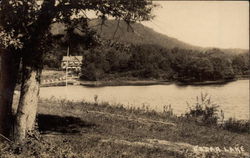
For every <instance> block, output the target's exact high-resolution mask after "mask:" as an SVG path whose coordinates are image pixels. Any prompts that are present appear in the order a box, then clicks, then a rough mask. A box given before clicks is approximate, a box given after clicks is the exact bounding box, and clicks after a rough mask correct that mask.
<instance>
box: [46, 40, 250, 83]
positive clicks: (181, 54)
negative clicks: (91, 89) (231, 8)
mask: <svg viewBox="0 0 250 158" xmlns="http://www.w3.org/2000/svg"><path fill="white" fill-rule="evenodd" d="M77 54H78V55H79V54H81V55H83V56H84V61H83V65H82V72H81V78H82V79H85V80H109V79H117V78H137V79H163V80H174V81H176V80H177V81H182V82H185V81H186V82H197V81H198V82H200V81H208V80H209V81H215V80H229V79H234V78H235V77H237V76H242V75H249V72H250V71H249V55H248V53H245V54H229V53H224V52H222V51H221V50H220V49H209V50H188V49H179V48H173V49H166V48H163V47H161V46H158V45H149V44H144V45H133V44H121V43H115V42H111V41H109V42H106V43H105V44H103V45H102V46H98V47H95V48H92V49H88V50H87V51H86V50H83V51H78V53H77ZM61 56H62V55H61ZM60 58H61V57H60V55H59V56H58V54H57V55H55V54H54V55H53V53H52V54H50V55H48V56H47V57H46V58H45V65H47V66H48V67H57V68H59V67H60Z"/></svg>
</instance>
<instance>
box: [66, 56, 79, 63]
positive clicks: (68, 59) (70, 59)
mask: <svg viewBox="0 0 250 158" xmlns="http://www.w3.org/2000/svg"><path fill="white" fill-rule="evenodd" d="M82 59H83V57H82V56H63V59H62V61H80V62H82Z"/></svg>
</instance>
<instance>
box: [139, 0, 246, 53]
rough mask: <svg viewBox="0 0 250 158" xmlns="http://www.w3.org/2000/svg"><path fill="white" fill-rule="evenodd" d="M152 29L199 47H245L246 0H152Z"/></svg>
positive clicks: (144, 23) (149, 22)
mask: <svg viewBox="0 0 250 158" xmlns="http://www.w3.org/2000/svg"><path fill="white" fill-rule="evenodd" d="M154 3H157V4H160V6H159V7H157V8H155V9H154V10H153V14H154V15H155V16H156V17H155V18H154V19H153V20H151V21H148V22H142V24H143V25H145V26H148V27H151V28H153V29H154V30H155V31H157V32H160V33H162V34H166V35H168V36H170V37H174V38H177V39H179V40H181V41H183V42H186V43H189V44H192V45H195V46H202V47H218V48H243V49H249V2H248V1H155V2H154Z"/></svg>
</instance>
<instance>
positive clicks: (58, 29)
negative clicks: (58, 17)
mask: <svg viewBox="0 0 250 158" xmlns="http://www.w3.org/2000/svg"><path fill="white" fill-rule="evenodd" d="M100 23H101V22H100V20H98V19H93V20H91V21H90V22H89V25H90V26H91V27H92V28H93V29H94V30H96V31H97V33H98V34H99V35H100V36H101V37H102V38H103V39H112V40H114V41H118V42H122V43H133V44H139V45H144V44H150V45H159V46H161V47H164V48H167V49H172V48H175V47H178V48H180V49H194V50H199V51H201V52H204V51H207V50H211V49H214V48H210V47H199V46H194V45H192V44H188V43H185V42H182V41H180V40H178V39H176V38H173V37H169V36H167V35H164V34H161V33H158V32H156V31H154V30H153V29H151V28H149V27H146V26H144V25H143V24H140V23H135V24H132V25H131V26H132V28H130V27H128V25H127V24H126V23H125V22H124V21H120V22H119V25H118V21H116V20H107V21H105V24H104V25H103V26H101V25H100ZM64 29H65V27H64V26H63V24H58V23H57V24H54V25H53V26H52V29H51V31H52V33H53V34H64ZM217 49H220V48H217ZM220 50H222V51H223V52H225V53H229V54H242V53H248V52H249V50H247V49H239V48H229V49H220Z"/></svg>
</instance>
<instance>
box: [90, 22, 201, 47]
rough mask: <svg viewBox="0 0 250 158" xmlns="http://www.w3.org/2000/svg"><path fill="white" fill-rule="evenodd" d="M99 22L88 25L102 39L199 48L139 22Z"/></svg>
mask: <svg viewBox="0 0 250 158" xmlns="http://www.w3.org/2000/svg"><path fill="white" fill-rule="evenodd" d="M99 24H100V21H99V20H92V21H91V22H90V26H91V27H93V28H94V29H95V30H96V31H97V33H98V34H99V35H100V36H101V37H102V38H104V39H113V40H115V41H119V42H125V43H133V44H152V45H159V46H162V47H164V48H167V49H172V48H174V47H178V48H183V49H200V47H197V46H193V45H191V44H188V43H185V42H182V41H180V40H178V39H176V38H173V37H169V36H167V35H164V34H161V33H158V32H156V31H154V30H153V29H151V28H149V27H146V26H144V25H142V24H140V23H135V24H132V25H131V26H132V27H128V25H127V24H126V23H125V22H124V21H120V22H119V24H118V21H116V20H107V21H106V22H105V25H103V26H101V25H99Z"/></svg>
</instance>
